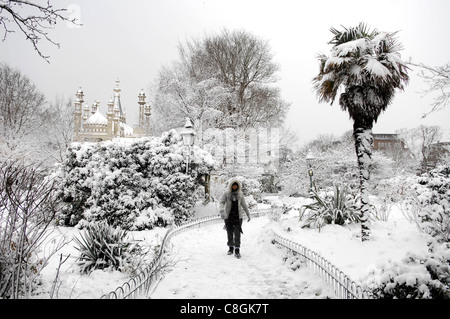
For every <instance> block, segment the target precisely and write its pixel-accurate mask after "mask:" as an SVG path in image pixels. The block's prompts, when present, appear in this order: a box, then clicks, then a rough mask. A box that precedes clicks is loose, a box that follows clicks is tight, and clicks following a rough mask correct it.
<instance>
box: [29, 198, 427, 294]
mask: <svg viewBox="0 0 450 319" xmlns="http://www.w3.org/2000/svg"><path fill="white" fill-rule="evenodd" d="M268 200H269V201H270V202H271V203H272V205H276V206H282V205H283V203H284V204H287V205H291V207H294V208H299V207H301V205H303V204H305V203H307V202H308V201H309V199H305V198H289V197H282V198H278V197H275V196H273V197H270V198H268ZM267 206H268V205H267V204H259V205H258V207H260V208H262V207H267ZM195 211H196V217H203V216H206V215H216V214H217V212H216V206H215V204H214V203H210V204H208V205H203V204H201V203H199V204H197V205H196V207H195ZM243 230H244V234H243V236H242V255H243V257H242V259H240V260H238V259H236V258H235V257H234V256H228V255H227V254H226V251H227V246H226V232H225V230H223V229H222V225H221V224H216V225H210V226H206V227H202V228H199V229H197V230H192V231H188V232H185V233H182V234H180V235H178V236H175V237H172V240H171V242H172V244H173V248H174V251H173V256H174V257H175V260H177V263H176V265H175V266H174V267H172V268H170V269H169V270H170V271H169V272H167V273H166V274H165V278H163V279H162V281H161V282H160V283H159V285H158V287H157V288H156V290H155V291H154V293H153V294H152V295H151V298H173V299H176V298H327V297H332V296H333V294H332V293H331V291H330V290H328V288H327V287H326V286H325V284H324V283H323V282H322V281H321V280H320V279H319V278H318V277H317V276H316V275H314V273H313V272H312V271H310V270H309V269H305V268H300V269H297V270H296V271H294V270H292V269H290V268H289V267H288V266H287V265H286V264H285V263H284V262H283V256H285V254H284V251H283V250H281V249H279V248H277V247H276V246H275V245H273V244H271V242H270V240H269V234H270V231H271V230H274V231H277V232H278V233H279V234H280V235H282V236H283V237H286V238H289V239H291V240H293V241H295V242H298V243H299V244H301V245H303V246H305V247H307V248H309V249H311V250H314V251H315V252H317V253H319V254H320V255H322V256H323V257H324V258H326V259H327V260H329V261H330V262H331V263H333V264H334V265H335V266H337V267H338V268H339V269H341V270H342V271H343V272H344V273H346V274H347V275H348V276H349V277H350V278H351V279H353V280H355V281H364V278H365V277H366V276H367V275H368V274H369V272H370V271H371V270H372V269H373V268H374V267H376V266H377V265H378V264H381V263H386V262H389V261H391V262H394V261H400V260H402V259H403V258H404V257H405V256H406V253H407V252H408V251H412V252H416V253H420V252H425V251H427V239H429V237H428V235H425V234H423V233H420V232H419V231H418V230H417V228H416V226H415V225H414V224H411V223H409V222H408V221H406V219H405V218H404V217H403V215H402V214H401V212H400V211H399V210H398V209H395V207H394V209H393V210H392V212H391V214H390V216H389V219H388V221H387V222H382V221H377V222H374V223H373V225H372V233H371V237H370V240H369V241H367V242H361V239H360V237H359V236H360V227H359V225H350V226H344V227H342V226H336V225H328V226H325V227H323V228H322V229H321V230H320V232H319V231H318V230H316V229H302V228H300V227H299V223H298V211H297V210H295V209H293V210H290V211H288V213H286V214H284V215H282V216H281V220H280V221H279V222H274V221H270V220H269V219H268V218H266V217H260V218H253V219H252V220H251V221H250V222H249V223H247V222H246V221H245V222H244V225H243ZM166 231H167V229H163V228H159V229H155V230H152V231H143V232H130V236H132V238H134V239H135V240H142V241H143V242H144V243H147V244H150V245H156V244H157V243H158V242H160V241H161V240H162V238H163V236H164V234H165V232H166ZM63 235H66V236H67V238H68V239H71V238H72V237H73V236H78V235H79V230H78V229H76V228H65V227H57V228H55V231H54V232H53V233H52V235H51V236H50V237H49V238H48V240H47V243H46V245H45V246H44V247H43V253H45V254H48V252H49V251H50V250H51V247H52V245H55V244H56V242H57V241H58V240H59V238H61V236H63ZM61 254H63V258H65V257H66V256H67V255H69V254H70V257H69V259H68V260H67V261H66V262H65V263H64V264H63V265H62V266H61V269H60V278H59V279H60V280H59V282H58V287H57V288H56V289H55V293H54V295H53V298H61V299H68V298H70V299H76V298H82V299H96V298H100V297H101V296H102V295H103V294H105V293H108V292H110V291H113V290H115V289H116V288H117V287H119V286H121V285H122V284H123V283H125V282H126V281H127V280H128V279H129V277H128V275H127V274H124V273H120V272H118V271H109V270H105V271H103V270H96V271H94V272H93V273H91V274H90V275H82V274H80V273H79V270H78V268H77V266H76V258H77V257H78V251H77V250H76V249H75V248H74V243H73V242H71V243H69V244H67V245H66V246H64V247H63V248H62V249H61V250H60V251H59V252H58V253H56V254H55V255H54V256H53V257H52V258H51V259H50V261H49V264H48V265H47V266H46V268H44V270H43V272H42V276H41V283H42V285H41V286H39V289H38V291H37V292H38V294H37V295H35V296H34V298H50V294H49V292H50V291H51V288H52V285H53V282H54V280H55V278H56V269H57V268H58V264H59V258H60V255H61ZM151 257H152V256H149V258H151Z"/></svg>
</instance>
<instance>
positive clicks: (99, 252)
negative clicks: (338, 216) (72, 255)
mask: <svg viewBox="0 0 450 319" xmlns="http://www.w3.org/2000/svg"><path fill="white" fill-rule="evenodd" d="M127 235H128V233H127V231H126V230H124V229H121V228H120V227H117V228H114V227H112V226H110V225H108V224H107V223H106V222H98V223H91V224H89V225H88V226H87V228H86V229H85V231H84V233H82V234H81V235H80V238H77V237H74V241H75V243H76V244H77V246H78V247H75V248H76V249H77V250H78V251H79V252H80V257H79V258H78V260H77V264H78V265H79V266H80V267H81V272H83V273H90V272H91V271H92V270H95V269H105V268H110V267H111V268H112V269H115V270H123V269H124V267H125V266H127V265H129V264H131V262H132V258H133V254H136V253H139V250H140V247H139V246H137V245H134V244H132V243H131V242H129V241H127Z"/></svg>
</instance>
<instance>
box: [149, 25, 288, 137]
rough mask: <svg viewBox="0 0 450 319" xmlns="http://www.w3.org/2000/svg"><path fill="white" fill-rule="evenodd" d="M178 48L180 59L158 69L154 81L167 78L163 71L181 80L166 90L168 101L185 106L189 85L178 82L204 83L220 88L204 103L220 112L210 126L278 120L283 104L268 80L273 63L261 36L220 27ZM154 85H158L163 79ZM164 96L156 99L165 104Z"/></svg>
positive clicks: (275, 67) (273, 75)
mask: <svg viewBox="0 0 450 319" xmlns="http://www.w3.org/2000/svg"><path fill="white" fill-rule="evenodd" d="M179 51H180V61H179V62H177V63H175V64H174V65H173V68H172V69H170V70H171V71H170V73H168V72H167V70H169V69H168V68H166V69H163V71H162V72H161V73H160V76H159V79H160V80H159V81H158V82H159V83H160V84H161V83H167V76H168V75H171V76H172V77H173V78H176V79H178V80H180V81H182V82H179V83H178V84H177V86H175V87H171V88H170V91H169V92H167V91H166V93H169V94H171V95H172V96H173V97H174V98H173V99H172V100H173V101H177V102H182V103H183V104H185V106H183V107H184V108H185V107H186V105H187V106H190V107H191V106H192V105H191V104H190V103H191V101H190V99H189V95H188V93H189V92H192V91H184V90H178V88H180V87H181V88H184V87H189V86H190V87H194V88H195V86H197V85H200V84H203V83H210V84H214V87H215V90H216V91H220V92H221V94H219V95H216V96H220V97H221V98H220V99H216V100H214V102H215V103H212V104H210V105H209V107H210V109H215V110H217V111H219V112H221V116H220V118H216V119H217V123H216V127H221V128H225V127H239V128H242V129H245V128H249V127H256V126H264V125H266V126H267V125H274V124H277V125H279V124H280V123H281V122H282V121H283V120H284V118H285V116H286V112H287V110H288V108H289V104H288V103H286V102H284V101H283V100H282V99H281V94H280V91H279V89H278V88H276V87H274V86H273V84H274V83H275V82H276V81H277V76H276V73H277V71H278V69H279V67H278V65H277V64H276V63H274V62H273V61H272V60H273V56H272V54H271V50H270V46H269V44H268V42H267V41H264V40H262V39H260V38H258V37H255V36H254V35H252V34H250V33H247V32H245V31H234V32H230V31H228V30H223V31H222V32H221V33H220V34H217V35H210V36H206V37H205V38H203V39H194V40H191V41H188V42H187V43H186V44H179ZM164 77H165V80H164V81H161V79H163V78H164ZM205 81H206V82H205ZM210 88H211V89H212V87H210ZM159 89H160V91H163V90H165V89H167V85H161V86H160V88H159ZM167 101H168V99H164V100H163V101H160V102H164V103H166V105H167V106H168V107H170V106H171V104H173V103H170V102H169V103H168V102H167ZM210 101H211V99H210ZM178 104H179V103H178ZM167 106H166V108H167ZM178 109H179V107H178Z"/></svg>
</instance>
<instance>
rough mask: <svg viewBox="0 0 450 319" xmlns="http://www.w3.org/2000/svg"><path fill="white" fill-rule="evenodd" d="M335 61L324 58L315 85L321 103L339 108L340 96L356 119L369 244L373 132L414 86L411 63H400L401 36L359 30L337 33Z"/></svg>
mask: <svg viewBox="0 0 450 319" xmlns="http://www.w3.org/2000/svg"><path fill="white" fill-rule="evenodd" d="M330 31H331V32H332V33H333V38H332V40H331V41H330V42H329V43H330V44H332V45H333V48H332V50H331V55H330V56H326V55H324V54H320V55H319V56H318V59H319V74H318V75H317V76H316V77H314V79H313V85H314V89H315V91H316V93H317V95H318V98H319V101H320V102H330V103H331V104H333V102H334V101H335V99H336V97H337V96H338V94H339V93H340V92H341V91H342V90H343V92H342V93H341V94H340V96H339V104H340V106H341V108H342V110H344V111H347V112H348V114H349V116H350V118H351V119H353V137H354V140H355V150H356V155H357V159H358V167H359V171H360V194H361V211H360V219H361V233H362V234H361V238H362V240H363V241H364V240H367V239H368V238H369V233H370V231H369V230H370V229H369V228H370V227H369V216H370V209H371V208H370V204H369V193H368V181H369V179H370V170H371V164H372V147H373V137H372V127H373V124H374V123H375V122H376V121H377V119H378V117H379V115H380V114H381V112H383V111H384V110H385V109H386V108H387V106H388V105H389V104H390V103H391V102H392V100H393V98H394V95H395V90H396V89H400V90H403V89H404V85H405V84H406V83H407V82H408V80H409V77H408V74H407V70H408V68H407V66H406V63H405V62H403V61H402V60H401V58H400V53H399V51H400V50H401V49H402V46H401V45H400V44H399V43H398V42H397V38H396V34H397V32H393V33H388V32H378V31H377V30H370V28H368V27H367V25H365V24H364V23H360V24H359V25H358V26H357V27H353V28H344V29H343V30H337V29H335V28H331V30H330Z"/></svg>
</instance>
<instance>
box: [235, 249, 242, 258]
mask: <svg viewBox="0 0 450 319" xmlns="http://www.w3.org/2000/svg"><path fill="white" fill-rule="evenodd" d="M234 255H235V256H236V258H241V253H240V250H239V247H236V248H235V250H234Z"/></svg>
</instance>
